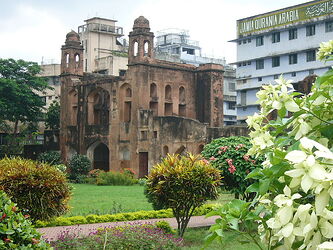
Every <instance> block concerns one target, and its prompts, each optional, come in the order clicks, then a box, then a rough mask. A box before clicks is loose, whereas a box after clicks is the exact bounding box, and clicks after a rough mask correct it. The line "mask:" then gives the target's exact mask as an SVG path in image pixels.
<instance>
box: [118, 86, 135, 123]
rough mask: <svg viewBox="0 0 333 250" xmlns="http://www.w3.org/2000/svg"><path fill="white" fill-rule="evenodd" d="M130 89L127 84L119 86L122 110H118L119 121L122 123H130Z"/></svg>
mask: <svg viewBox="0 0 333 250" xmlns="http://www.w3.org/2000/svg"><path fill="white" fill-rule="evenodd" d="M131 97H132V89H131V86H130V85H129V84H128V83H125V84H123V85H122V86H121V91H120V103H122V108H121V110H120V119H121V120H122V121H123V122H130V121H131V115H132V101H131Z"/></svg>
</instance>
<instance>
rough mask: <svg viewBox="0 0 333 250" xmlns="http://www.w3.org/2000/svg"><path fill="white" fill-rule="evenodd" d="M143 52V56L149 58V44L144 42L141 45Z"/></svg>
mask: <svg viewBox="0 0 333 250" xmlns="http://www.w3.org/2000/svg"><path fill="white" fill-rule="evenodd" d="M143 50H144V56H150V55H149V42H147V41H145V43H144V45H143Z"/></svg>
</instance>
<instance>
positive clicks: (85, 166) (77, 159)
mask: <svg viewBox="0 0 333 250" xmlns="http://www.w3.org/2000/svg"><path fill="white" fill-rule="evenodd" d="M90 170H91V162H90V160H89V158H88V157H87V156H85V155H79V154H76V155H74V156H73V157H72V159H71V160H70V162H69V179H70V180H71V181H73V182H78V183H80V182H82V181H83V180H84V179H85V178H86V177H87V175H88V173H89V171H90Z"/></svg>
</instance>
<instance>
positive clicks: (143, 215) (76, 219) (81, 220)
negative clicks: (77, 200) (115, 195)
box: [35, 204, 219, 227]
mask: <svg viewBox="0 0 333 250" xmlns="http://www.w3.org/2000/svg"><path fill="white" fill-rule="evenodd" d="M218 207H219V205H217V204H205V205H203V206H201V207H199V208H197V209H196V210H195V211H194V214H193V215H194V216H199V215H206V214H207V213H209V212H211V211H212V210H215V209H217V208H218ZM172 217H174V215H173V213H172V210H171V209H162V210H152V211H137V212H130V213H119V214H105V215H95V214H90V215H87V216H72V217H58V218H56V219H53V220H51V221H39V220H38V221H36V223H35V226H36V227H54V226H71V225H77V224H92V223H103V222H117V221H134V220H145V219H159V218H172Z"/></svg>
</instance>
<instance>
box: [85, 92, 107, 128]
mask: <svg viewBox="0 0 333 250" xmlns="http://www.w3.org/2000/svg"><path fill="white" fill-rule="evenodd" d="M87 101H88V124H89V125H102V124H103V125H107V124H109V113H110V94H109V92H108V91H106V90H105V89H102V88H97V89H95V90H93V91H91V92H90V93H89V95H88V98H87Z"/></svg>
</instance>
